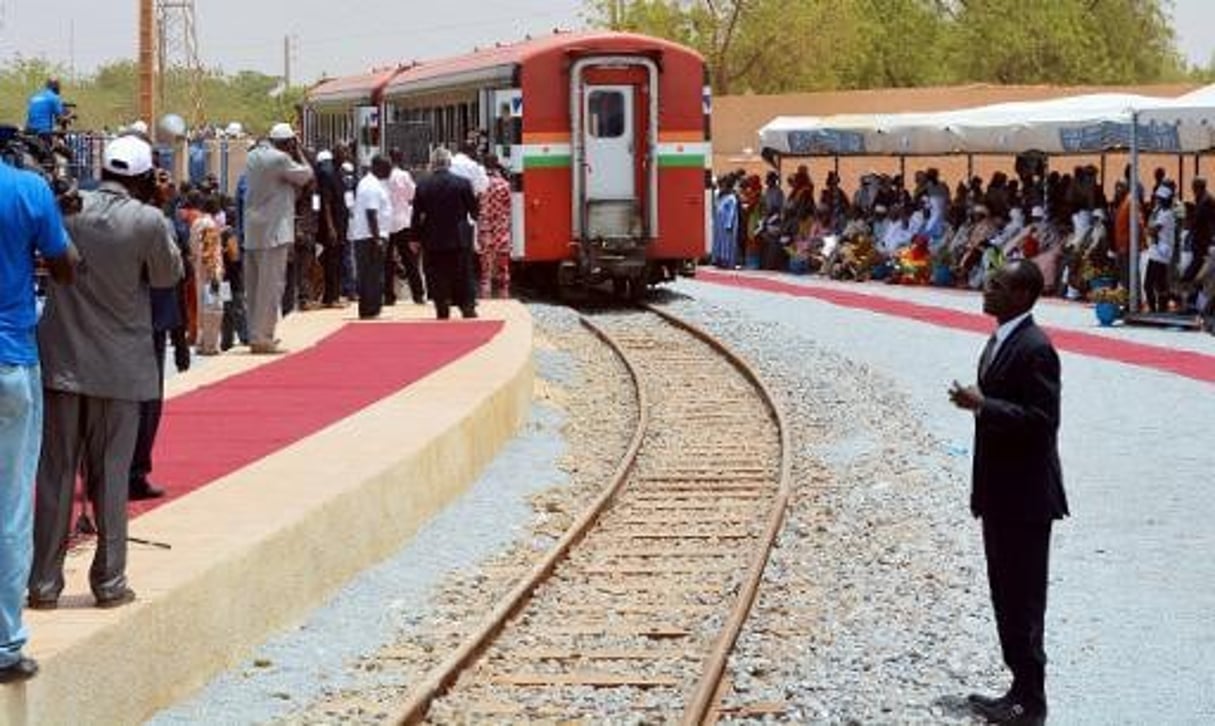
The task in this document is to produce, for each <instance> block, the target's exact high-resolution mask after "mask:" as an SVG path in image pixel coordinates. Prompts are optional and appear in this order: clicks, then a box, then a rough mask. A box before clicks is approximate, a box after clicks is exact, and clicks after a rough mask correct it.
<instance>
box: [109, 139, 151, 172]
mask: <svg viewBox="0 0 1215 726" xmlns="http://www.w3.org/2000/svg"><path fill="white" fill-rule="evenodd" d="M101 166H102V168H103V169H105V170H106V171H108V172H110V173H112V174H117V175H118V176H140V175H142V174H147V173H148V172H149V171H151V170H152V147H151V146H149V145H148V142H146V141H144V140H143V139H141V138H139V137H138V136H119V137H118V138H116V139H114V140H113V141H111V142H110V143H108V144H106V147H105V151H104V152H102V155H101Z"/></svg>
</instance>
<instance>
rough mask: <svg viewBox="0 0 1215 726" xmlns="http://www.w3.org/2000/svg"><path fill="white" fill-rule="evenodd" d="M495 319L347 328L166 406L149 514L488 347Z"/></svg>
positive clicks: (146, 506)
mask: <svg viewBox="0 0 1215 726" xmlns="http://www.w3.org/2000/svg"><path fill="white" fill-rule="evenodd" d="M501 329H502V323H501V322H498V321H469V322H460V323H382V324H372V325H347V326H345V327H344V328H342V329H340V330H339V331H338V332H336V333H334V334H333V335H330V336H329V337H327V338H325V339H324V340H322V341H321V342H319V343H318V344H317V345H315V346H314V347H312V348H308V349H305V350H302V351H300V352H299V353H294V354H290V355H287V356H284V357H282V358H279V359H277V360H275V361H274V362H272V363H268V364H266V365H263V366H261V367H259V368H255V369H253V370H251V371H248V372H246V373H242V374H240V375H236V376H233V377H231V378H227V379H224V380H223V381H220V382H218V383H215V384H213V385H210V386H205V387H203V388H200V389H198V390H195V391H191V392H190V393H186V394H184V395H181V396H178V397H176V398H171V399H169V400H167V401H165V410H164V418H163V419H162V420H161V424H160V433H159V435H158V436H157V439H156V450H155V452H154V455H153V465H154V470H153V472H152V477H151V478H152V480H153V481H154V482H157V483H159V484H162V485H164V486H165V487H166V488H167V490H168V491H167V494H166V496H165V497H164V498H163V499H157V500H151V501H144V502H132V503H131V515H132V516H136V515H138V514H142V513H144V512H147V511H148V510H150V509H153V508H155V507H157V506H160V505H162V504H164V503H166V502H169V501H172V500H173V499H175V498H177V497H181V496H184V495H186V494H188V493H190V492H191V491H193V490H194V489H197V488H199V487H202V486H205V485H207V484H209V483H211V482H213V481H215V480H217V479H219V478H221V477H223V476H226V475H228V474H230V473H232V472H234V471H236V470H238V469H241V468H243V467H245V466H247V465H249V464H251V463H253V462H255V461H257V460H259V459H263V458H265V457H267V456H269V455H271V454H273V453H275V452H276V451H279V450H281V449H283V448H284V447H287V446H289V445H291V444H293V443H295V442H297V441H299V440H300V439H303V438H305V437H307V436H310V435H312V434H314V433H316V432H317V431H320V430H321V429H323V428H325V427H327V426H329V425H331V424H334V423H336V422H338V421H340V420H341V419H344V418H346V417H348V416H350V415H352V414H354V413H357V412H358V411H360V410H362V409H364V408H366V407H368V406H370V405H371V404H373V403H376V402H377V401H380V400H381V399H384V398H387V397H388V396H391V395H392V394H394V393H396V392H398V391H400V390H401V389H402V388H405V387H406V386H408V385H409V384H411V383H413V382H415V381H417V380H419V379H421V378H423V377H425V376H426V375H427V374H429V373H431V372H433V371H435V370H438V369H439V368H442V367H443V366H446V365H448V364H449V363H451V362H452V361H455V360H457V359H459V358H461V357H463V356H464V355H466V354H468V353H470V352H472V351H474V350H476V349H477V348H479V347H481V346H482V345H484V344H485V343H487V342H489V340H490V339H492V338H493V337H494V336H495V335H497V334H498V332H499V331H500V330H501Z"/></svg>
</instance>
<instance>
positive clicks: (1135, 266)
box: [1127, 111, 1139, 314]
mask: <svg viewBox="0 0 1215 726" xmlns="http://www.w3.org/2000/svg"><path fill="white" fill-rule="evenodd" d="M1127 193H1128V194H1130V195H1131V249H1130V253H1131V258H1130V260H1129V261H1128V262H1129V268H1130V269H1129V272H1130V274H1129V278H1130V279H1129V290H1128V298H1127V299H1128V301H1129V305H1130V312H1131V314H1134V313H1137V312H1138V311H1139V112H1138V111H1133V112H1131V178H1130V179H1129V180H1127Z"/></svg>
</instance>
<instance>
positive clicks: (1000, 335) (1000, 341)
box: [988, 310, 1032, 365]
mask: <svg viewBox="0 0 1215 726" xmlns="http://www.w3.org/2000/svg"><path fill="white" fill-rule="evenodd" d="M1031 313H1032V311H1029V310H1027V311H1025V312H1023V313H1021V314H1020V315H1018V316H1017V317H1015V318H1013V319H1012V320H1009V321H1008V322H1006V323H1003V324H1002V325H1000V327H998V328H996V343H995V345H993V346H992V347H991V358H990V359H989V360H988V365H991V363H992V362H994V361H995V360H996V356H997V355H999V354H1000V346H1002V345H1004V341H1006V340H1008V336H1010V335H1012V332H1013V331H1014V330H1016V329H1017V326H1018V325H1020V324H1021V322H1022V321H1023V320H1025V319H1026V318H1028V317H1029V316H1030V314H1031Z"/></svg>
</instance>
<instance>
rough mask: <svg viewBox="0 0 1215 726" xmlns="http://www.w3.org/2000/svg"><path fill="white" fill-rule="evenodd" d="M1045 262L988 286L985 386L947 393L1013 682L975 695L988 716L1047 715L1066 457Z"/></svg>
mask: <svg viewBox="0 0 1215 726" xmlns="http://www.w3.org/2000/svg"><path fill="white" fill-rule="evenodd" d="M1042 287H1043V278H1042V272H1041V271H1040V270H1039V269H1038V267H1037V266H1036V265H1035V264H1034V263H1032V262H1029V261H1027V260H1018V261H1016V262H1012V263H1009V264H1008V265H1006V266H1005V267H1004V268H1003V269H1001V270H999V271H998V272H997V273H996V274H994V275H993V276H992V277H991V278H989V280H988V282H987V285H986V286H985V288H984V290H983V312H985V313H987V314H988V315H991V316H992V317H994V318H996V320H997V321H998V322H999V327H998V328H997V330H996V332H995V334H993V335H992V336H991V338H990V339H989V340H988V341H987V346H986V347H985V348H984V349H983V354H982V356H981V358H980V360H979V378H978V384H977V385H974V386H966V387H963V386H961V385H960V384H958V382H957V381H954V384H953V388H952V389H951V390H950V392H949V398H950V400H951V401H952V402H953V403H954V404H955V405H956V406H957V407H958V408H961V409H964V410H966V411H971V412H973V413H974V417H975V454H974V470H973V475H972V476H973V483H972V490H971V496H970V511H971V513H972V514H974V516H975V517H978V518H981V519H982V520H983V548H984V551H985V554H986V556H987V580H988V584H989V585H990V587H991V600H992V605H993V606H994V609H995V615H996V628H997V630H998V631H999V635H1000V647H1001V649H1002V650H1003V655H1004V663H1005V664H1006V665H1007V666H1008V668H1009V670H1011V671H1012V673H1013V683H1012V687H1011V688H1010V689H1009V690H1008V692H1007V693H1006V694H1005V695H1003V696H1000V697H999V698H992V697H988V696H982V695H978V694H974V695H972V696H970V699H969V701H970V704H971V706H972V707H973V708H974V709H975V710H976V711H977V712H978V713H979V714H981V715H982V716H984V717H985V718H986V719H987V720H988V721H989V722H992V723H1004V724H1041V723H1043V722H1045V720H1046V688H1045V679H1046V652H1045V650H1044V649H1043V646H1042V638H1043V629H1044V620H1045V616H1046V582H1047V562H1048V559H1049V551H1050V530H1051V523H1052V522H1053V521H1054V520H1056V519H1062V518H1063V517H1065V516H1067V514H1068V511H1067V498H1066V496H1065V495H1064V493H1063V475H1062V469H1061V467H1060V465H1059V452H1058V431H1059V356H1058V355H1057V354H1056V353H1055V349H1054V347H1053V346H1052V345H1051V342H1050V339H1048V338H1047V337H1046V334H1045V333H1044V332H1043V331H1042V329H1041V328H1039V327H1038V326H1037V325H1036V324H1034V319H1033V317H1032V316H1031V314H1030V312H1031V310H1032V309H1033V307H1034V303H1035V302H1037V300H1038V296H1039V295H1040V294H1041V293H1042Z"/></svg>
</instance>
